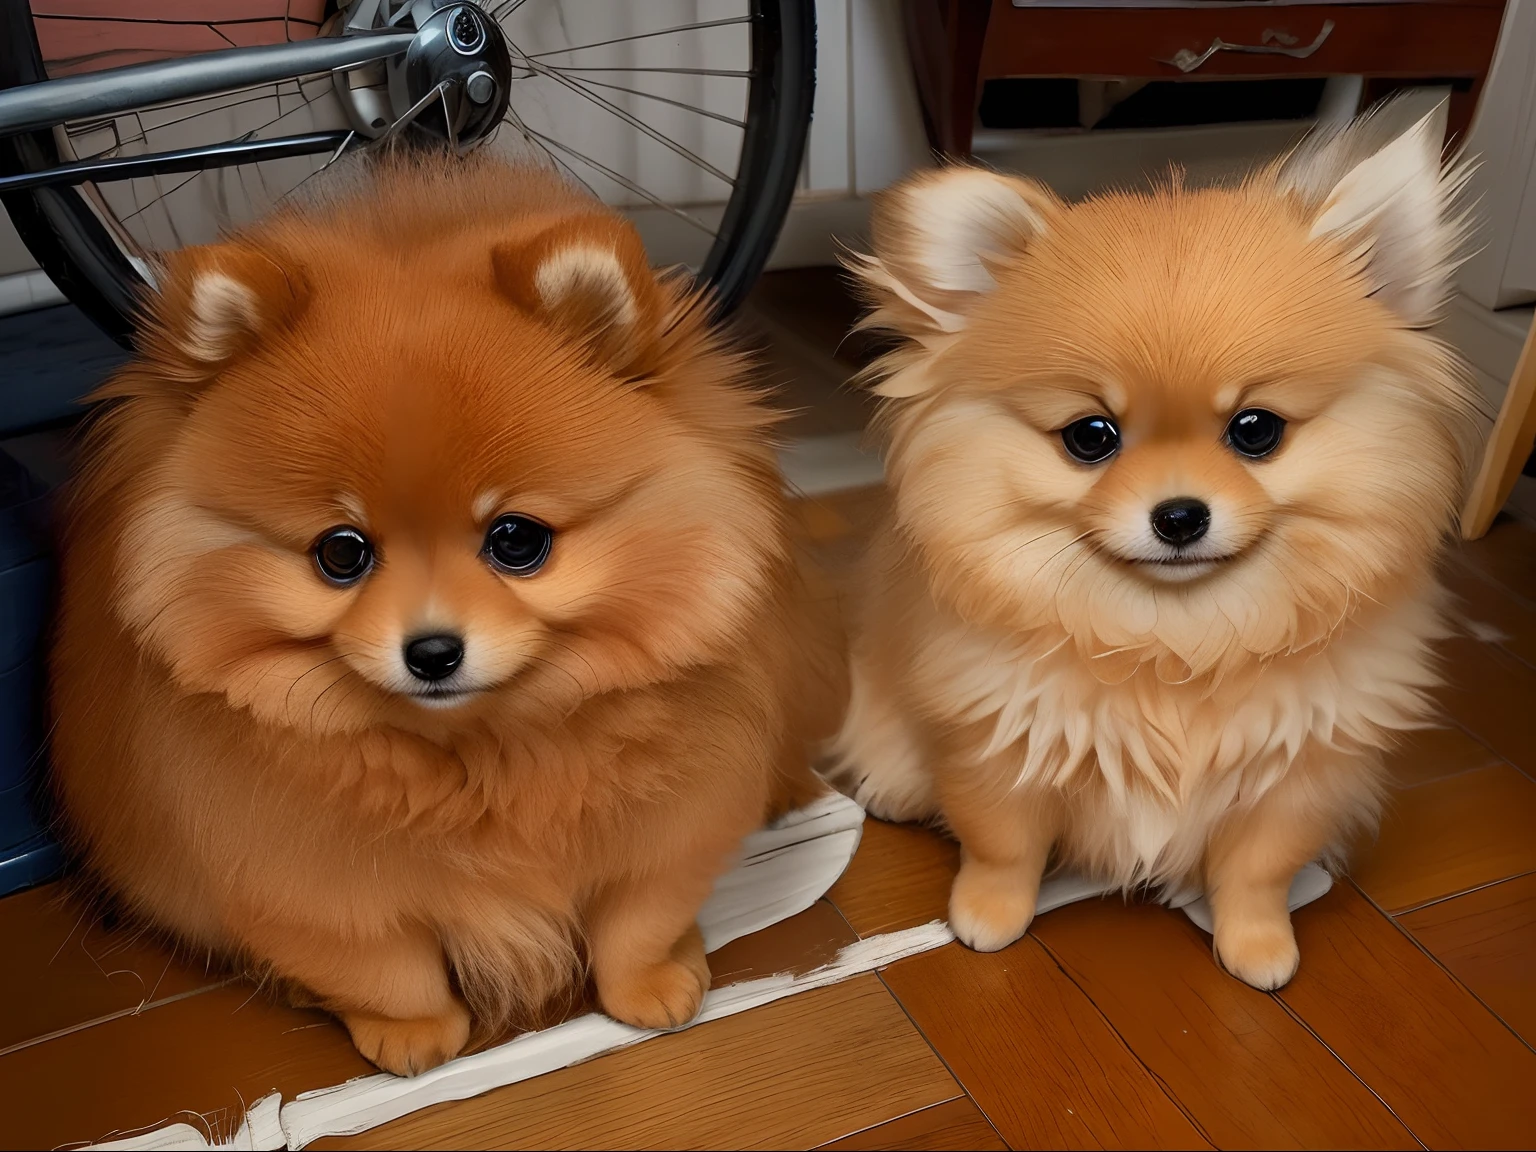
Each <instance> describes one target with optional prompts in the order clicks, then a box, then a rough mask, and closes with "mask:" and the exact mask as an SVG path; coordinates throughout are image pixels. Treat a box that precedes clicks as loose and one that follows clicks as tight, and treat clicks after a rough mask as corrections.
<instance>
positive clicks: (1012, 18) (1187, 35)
mask: <svg viewBox="0 0 1536 1152" xmlns="http://www.w3.org/2000/svg"><path fill="white" fill-rule="evenodd" d="M1502 16H1503V12H1502V9H1501V7H1497V6H1494V7H1486V6H1482V5H1474V4H1467V3H1455V2H1447V3H1428V4H1423V3H1374V4H1373V3H1367V4H1337V3H1322V4H1251V5H1242V4H1237V5H1228V4H1212V5H1209V6H1207V5H1206V4H1187V3H1186V4H1178V5H1176V6H1166V7H1144V6H1141V5H1140V4H1138V5H1136V6H1129V5H1119V4H1116V5H1114V6H1104V7H1097V6H1096V7H1062V6H1057V5H1056V4H1054V3H1053V4H1052V5H1051V6H1049V7H1046V6H1038V7H1037V6H1033V5H1028V6H1024V7H1015V6H1014V4H1013V0H992V14H991V20H990V22H989V24H988V27H987V31H986V40H985V43H984V45H983V48H982V56H981V68H980V73H981V76H982V78H988V79H990V78H996V77H1001V76H1079V77H1115V76H1135V77H1152V78H1159V79H1178V78H1180V77H1183V76H1186V75H1187V76H1188V78H1190V79H1196V80H1198V79H1202V78H1204V77H1216V76H1253V77H1275V78H1279V77H1287V76H1334V75H1348V74H1361V75H1367V76H1401V77H1416V78H1417V77H1425V78H1427V77H1447V78H1449V77H1459V76H1468V77H1470V76H1477V75H1480V74H1481V73H1482V72H1483V71H1484V69H1486V68H1487V66H1488V61H1489V59H1490V58H1491V57H1492V55H1493V47H1494V43H1495V41H1497V39H1498V35H1499V24H1500V21H1501V19H1502ZM1330 21H1331V22H1332V25H1333V26H1332V28H1331V29H1330V30H1329V31H1328V34H1327V35H1326V36H1325V37H1323V39H1322V42H1321V43H1320V44H1318V45H1317V49H1316V51H1314V52H1312V53H1310V54H1309V55H1307V56H1306V57H1305V58H1302V59H1297V58H1295V57H1291V56H1284V55H1274V54H1250V53H1244V52H1231V51H1220V52H1215V53H1213V54H1211V55H1210V56H1209V57H1208V58H1207V59H1206V60H1205V61H1204V63H1202V64H1200V65H1199V66H1198V67H1197V68H1195V69H1193V70H1192V71H1190V72H1188V73H1186V72H1184V71H1182V70H1180V69H1179V68H1178V67H1176V66H1174V65H1173V64H1172V63H1169V61H1172V60H1174V59H1175V58H1177V57H1178V56H1179V53H1180V52H1181V51H1183V52H1186V53H1188V54H1191V55H1193V56H1199V55H1200V54H1202V53H1204V52H1205V51H1206V49H1207V48H1208V47H1210V45H1211V44H1212V43H1213V42H1214V41H1216V40H1218V39H1219V40H1222V41H1225V42H1226V43H1229V44H1242V45H1259V44H1263V43H1265V41H1266V33H1269V34H1270V35H1269V37H1268V40H1269V42H1270V43H1283V41H1279V40H1277V39H1276V37H1275V36H1274V34H1275V33H1279V34H1281V36H1283V37H1288V38H1293V43H1287V44H1286V46H1287V47H1294V48H1305V47H1307V46H1308V45H1311V44H1312V43H1313V42H1314V41H1316V40H1317V39H1318V37H1319V35H1320V33H1321V32H1322V31H1323V28H1324V26H1325V24H1326V23H1328V22H1330Z"/></svg>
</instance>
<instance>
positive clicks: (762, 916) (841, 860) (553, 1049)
mask: <svg viewBox="0 0 1536 1152" xmlns="http://www.w3.org/2000/svg"><path fill="white" fill-rule="evenodd" d="M863 820H864V813H863V811H862V810H861V809H860V808H859V806H858V805H857V804H855V803H853V801H851V800H849V799H847V798H846V797H843V796H835V795H834V796H828V797H824V798H823V799H821V800H818V801H816V802H814V803H812V804H810V805H808V806H807V807H805V808H802V809H799V810H797V811H795V812H791V813H789V814H788V815H786V816H785V817H783V818H782V819H781V820H779V821H778V822H776V823H775V824H773V825H771V826H769V827H767V828H763V829H760V830H758V831H757V832H754V833H753V834H752V835H751V836H749V837H748V838H747V841H746V843H745V845H744V846H743V850H742V856H741V862H740V863H739V864H738V865H737V866H736V868H734V869H733V870H732V871H730V872H728V873H726V875H724V876H722V877H721V878H720V880H719V882H718V883H717V884H716V886H715V891H714V893H713V894H712V895H711V896H710V898H709V900H708V901H707V902H706V903H705V905H704V908H703V909H702V910H701V912H700V914H699V927H700V929H701V931H702V932H703V935H704V940H705V947H706V948H707V949H708V950H709V951H711V952H713V951H714V950H715V949H716V948H719V947H720V946H721V945H724V944H727V943H729V942H730V941H732V940H735V939H737V938H738V937H741V936H745V935H748V934H749V933H752V932H756V931H759V930H760V929H762V928H766V927H768V926H770V925H772V924H776V923H778V922H779V921H780V920H784V919H787V918H788V917H790V916H793V915H795V914H796V913H797V912H802V911H804V910H805V909H807V908H809V907H810V906H811V905H812V904H814V903H815V902H816V901H817V900H818V899H820V898H821V897H822V896H823V895H824V894H825V893H826V891H827V889H829V888H830V887H831V886H832V884H833V883H834V882H835V881H836V880H837V878H838V877H839V876H840V875H842V872H843V870H844V869H845V868H846V867H847V865H848V861H849V860H851V859H852V858H853V853H854V851H855V850H856V849H857V848H858V844H859V838H860V836H861V834H862V831H863ZM1332 883H1333V881H1332V878H1331V877H1330V876H1329V874H1328V873H1327V872H1326V871H1324V870H1323V869H1322V868H1321V867H1319V866H1318V865H1316V864H1309V865H1307V867H1306V868H1303V869H1302V870H1301V872H1299V873H1298V874H1297V876H1296V879H1295V881H1294V882H1293V883H1292V885H1291V894H1290V907H1291V910H1292V911H1295V910H1296V909H1297V908H1300V907H1301V906H1302V905H1303V904H1309V903H1311V902H1312V901H1313V900H1316V899H1317V898H1318V897H1320V896H1322V895H1323V894H1324V893H1326V892H1327V891H1328V890H1329V888H1330V887H1331V886H1332ZM1119 890H1120V889H1119V886H1118V885H1106V884H1104V883H1102V882H1100V881H1095V880H1089V879H1086V878H1084V877H1081V876H1076V875H1070V874H1068V875H1056V876H1051V877H1049V878H1048V879H1046V880H1045V881H1044V882H1043V883H1042V884H1041V885H1040V897H1039V901H1038V903H1037V905H1036V914H1037V915H1040V914H1044V913H1046V912H1049V911H1051V910H1052V909H1054V908H1060V907H1061V906H1062V905H1064V904H1071V903H1074V902H1076V901H1078V900H1086V899H1089V898H1091V897H1096V896H1104V895H1108V894H1110V893H1112V892H1117V891H1119ZM1165 902H1166V903H1168V904H1170V905H1171V906H1173V907H1178V908H1181V909H1182V910H1183V912H1184V914H1185V915H1187V916H1188V917H1189V918H1190V919H1191V920H1192V921H1194V923H1195V924H1197V925H1199V926H1200V927H1201V928H1203V929H1205V930H1206V931H1207V932H1209V931H1210V930H1211V919H1210V907H1209V905H1208V904H1207V903H1206V901H1205V899H1204V898H1203V897H1201V896H1199V895H1198V894H1189V893H1186V894H1183V895H1182V896H1169V897H1165ZM953 939H954V933H953V932H951V931H950V929H949V926H948V925H947V924H945V923H943V922H942V921H937V920H936V921H934V922H932V923H931V924H924V925H921V926H920V927H917V928H910V929H907V930H905V931H902V932H890V933H886V934H884V935H880V936H872V937H870V938H868V939H866V940H860V941H857V942H856V943H853V944H850V945H848V946H847V947H845V948H843V949H842V950H841V951H840V952H839V953H838V955H837V959H835V960H833V961H832V962H830V963H829V964H826V965H823V966H822V967H820V968H817V969H815V970H813V971H811V972H807V973H804V974H802V975H799V976H794V975H788V974H785V975H779V976H768V977H764V978H762V979H758V980H746V981H742V982H741V983H738V984H730V985H727V986H726V987H723V988H717V989H714V990H713V991H711V992H710V993H709V994H708V995H707V996H705V998H704V1007H703V1009H702V1011H701V1012H700V1013H699V1015H698V1016H697V1017H696V1018H695V1019H694V1020H693V1021H692V1022H691V1023H690V1024H689V1025H688V1027H690V1028H692V1027H695V1026H697V1025H699V1024H703V1023H707V1022H708V1021H711V1020H719V1019H722V1018H723V1017H726V1016H733V1015H735V1014H736V1013H738V1012H745V1011H747V1010H748V1009H750V1008H757V1007H760V1006H761V1005H764V1004H770V1003H772V1002H773V1001H775V1000H781V999H784V998H785V997H787V996H793V995H796V994H797V993H800V992H807V991H810V990H811V989H813V988H822V987H825V986H827V985H829V984H836V983H838V982H839V981H842V980H846V979H848V978H849V977H851V976H856V975H858V974H860V973H862V972H870V971H873V970H874V969H876V968H883V967H884V966H886V965H887V964H891V963H894V962H895V961H897V960H901V959H904V958H905V957H908V956H915V955H917V954H918V953H921V952H927V951H930V950H931V949H934V948H938V947H940V946H942V945H944V944H947V943H949V942H950V941H951V940H953ZM658 1035H662V1033H660V1032H656V1031H651V1030H646V1029H640V1028H632V1027H630V1026H629V1025H626V1024H620V1023H619V1022H618V1021H617V1020H611V1019H609V1018H608V1017H606V1016H601V1015H596V1014H589V1015H585V1016H578V1017H576V1018H575V1019H573V1020H567V1021H566V1022H565V1023H563V1024H559V1025H557V1026H555V1027H553V1028H547V1029H544V1030H543V1031H541V1032H529V1033H525V1034H524V1035H522V1036H519V1037H517V1038H515V1039H513V1040H510V1041H508V1042H507V1043H505V1044H502V1045H499V1046H497V1047H495V1048H490V1049H487V1050H486V1051H484V1052H477V1053H475V1054H473V1055H471V1056H461V1057H459V1058H458V1059H457V1060H450V1061H449V1062H448V1063H447V1064H444V1065H442V1066H440V1067H438V1068H434V1069H433V1070H432V1071H430V1072H426V1073H423V1074H422V1075H420V1076H416V1077H412V1078H409V1079H407V1078H403V1077H398V1076H390V1075H388V1074H386V1073H379V1074H377V1075H373V1076H364V1077H360V1078H358V1079H356V1080H349V1081H348V1082H347V1083H345V1084H338V1085H336V1086H335V1087H332V1088H321V1089H317V1090H315V1091H313V1092H305V1093H303V1094H301V1095H300V1096H298V1097H296V1098H295V1099H293V1100H291V1101H289V1102H288V1103H287V1104H282V1105H281V1107H280V1108H279V1103H280V1102H279V1100H278V1097H277V1096H276V1095H273V1096H267V1097H265V1098H263V1099H262V1100H260V1101H258V1102H257V1103H256V1104H255V1105H253V1106H252V1108H251V1109H250V1111H249V1112H248V1113H247V1115H246V1119H245V1121H244V1123H242V1124H241V1126H240V1130H239V1131H238V1132H237V1133H236V1135H235V1137H234V1138H233V1140H232V1141H230V1142H228V1143H223V1144H217V1145H211V1144H209V1143H208V1142H207V1140H206V1139H205V1138H204V1137H203V1134H202V1133H201V1132H200V1131H198V1130H197V1129H196V1128H194V1127H192V1126H191V1125H189V1124H172V1125H169V1126H167V1127H165V1128H160V1129H158V1130H156V1131H154V1132H148V1133H145V1134H143V1135H140V1136H134V1137H129V1138H127V1139H123V1140H117V1141H113V1142H111V1143H107V1144H98V1145H95V1146H94V1147H96V1148H123V1149H129V1148H132V1149H204V1148H211V1147H221V1148H239V1149H253V1150H254V1149H278V1148H283V1147H287V1148H293V1149H300V1148H303V1147H304V1146H305V1145H307V1144H308V1143H310V1142H311V1141H313V1140H318V1139H319V1138H320V1137H322V1136H346V1135H355V1134H356V1133H359V1132H365V1131H367V1130H368V1129H370V1128H373V1127H376V1126H378V1125H380V1124H384V1123H387V1122H388V1121H390V1120H395V1119H398V1118H400V1117H401V1116H406V1115H409V1114H410V1113H412V1112H415V1111H416V1110H418V1109H420V1108H426V1107H429V1106H430V1105H433V1104H440V1103H444V1102H446V1101H452V1100H466V1099H469V1098H470V1097H472V1096H478V1095H481V1094H482V1093H485V1092H489V1091H491V1090H492V1089H495V1088H501V1087H505V1086H506V1085H509V1084H516V1083H518V1082H520V1081H523V1080H528V1079H531V1078H532V1077H534V1076H541V1075H543V1074H544V1073H546V1072H552V1071H555V1070H556V1069H559V1068H565V1067H568V1066H569V1065H571V1064H575V1063H578V1062H580V1061H582V1060H588V1059H591V1058H592V1057H594V1056H598V1055H601V1054H602V1053H604V1052H609V1051H612V1050H614V1049H617V1048H625V1047H628V1046H629V1045H631V1044H638V1043H640V1042H642V1041H645V1040H649V1039H651V1038H652V1037H654V1036H658Z"/></svg>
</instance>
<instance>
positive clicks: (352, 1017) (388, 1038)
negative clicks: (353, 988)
mask: <svg viewBox="0 0 1536 1152" xmlns="http://www.w3.org/2000/svg"><path fill="white" fill-rule="evenodd" d="M341 1021H342V1023H343V1024H345V1025H346V1026H347V1031H348V1032H350V1033H352V1043H353V1044H355V1045H357V1050H358V1051H359V1052H361V1053H362V1054H363V1056H364V1057H366V1058H367V1059H368V1060H371V1061H372V1062H373V1063H375V1064H377V1065H378V1066H379V1067H380V1068H382V1069H384V1071H386V1072H393V1073H394V1074H395V1075H396V1076H417V1075H420V1074H421V1073H422V1072H426V1071H428V1070H429V1069H432V1068H436V1067H437V1066H438V1065H439V1064H442V1063H444V1062H445V1061H448V1060H452V1059H453V1058H454V1057H455V1056H457V1055H458V1054H459V1053H460V1052H462V1051H463V1050H464V1045H465V1044H467V1043H468V1042H469V1011H468V1010H467V1009H466V1008H465V1007H464V1006H463V1005H462V1004H455V1005H454V1007H453V1011H452V1012H450V1013H448V1014H446V1015H443V1016H422V1017H418V1018H416V1019H413V1020H397V1019H394V1018H393V1017H390V1016H376V1015H374V1014H373V1013H371V1012H343V1013H341Z"/></svg>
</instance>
